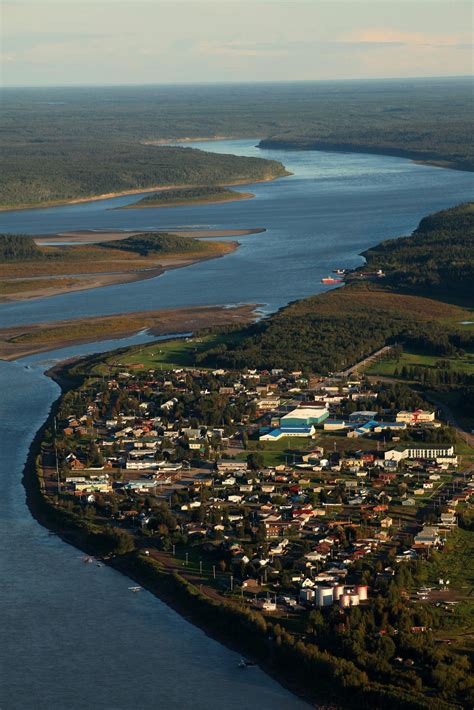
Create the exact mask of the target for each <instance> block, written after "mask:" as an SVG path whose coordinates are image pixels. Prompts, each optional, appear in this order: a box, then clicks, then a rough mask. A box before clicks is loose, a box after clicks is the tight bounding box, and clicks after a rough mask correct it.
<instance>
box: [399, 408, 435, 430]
mask: <svg viewBox="0 0 474 710" xmlns="http://www.w3.org/2000/svg"><path fill="white" fill-rule="evenodd" d="M434 418H435V413H434V412H430V411H428V410H426V409H415V410H414V411H413V412H409V411H406V410H402V411H401V412H398V413H397V416H396V420H397V422H405V424H409V425H412V426H413V425H415V424H424V423H426V422H433V421H434Z"/></svg>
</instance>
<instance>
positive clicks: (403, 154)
mask: <svg viewBox="0 0 474 710" xmlns="http://www.w3.org/2000/svg"><path fill="white" fill-rule="evenodd" d="M258 147H259V148H264V149H265V148H268V149H276V150H298V151H316V152H317V151H323V152H325V153H326V152H327V153H360V154H364V153H366V154H369V155H386V156H389V157H395V158H407V159H408V160H411V161H412V162H413V163H416V164H417V165H431V166H432V167H434V168H445V169H447V170H461V171H463V172H472V171H473V170H474V167H473V165H472V164H470V163H465V162H463V161H460V160H448V159H446V160H443V159H442V158H440V157H439V156H438V155H436V154H435V153H430V152H427V151H415V150H409V149H405V148H391V147H388V146H386V147H385V146H381V147H376V146H368V145H359V144H356V143H350V142H347V143H346V142H342V141H341V142H332V141H319V140H318V141H311V140H308V141H304V140H303V141H292V140H278V139H272V138H265V139H263V140H261V141H260V142H259V143H258Z"/></svg>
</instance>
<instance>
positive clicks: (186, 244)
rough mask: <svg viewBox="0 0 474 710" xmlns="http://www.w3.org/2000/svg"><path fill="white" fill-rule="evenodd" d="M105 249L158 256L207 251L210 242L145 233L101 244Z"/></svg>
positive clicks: (162, 233)
mask: <svg viewBox="0 0 474 710" xmlns="http://www.w3.org/2000/svg"><path fill="white" fill-rule="evenodd" d="M100 246H102V247H103V248H104V249H113V250H117V249H118V250H119V251H128V252H133V253H134V254H139V255H140V256H149V255H156V254H162V255H165V254H186V253H190V252H192V253H195V252H199V251H203V252H204V251H206V249H207V247H208V242H203V241H200V240H199V239H193V238H192V237H177V236H176V235H175V234H167V233H166V232H143V233H142V234H137V235H134V236H133V237H127V238H126V239H119V240H114V241H113V242H112V243H110V242H107V243H104V244H101V245H100Z"/></svg>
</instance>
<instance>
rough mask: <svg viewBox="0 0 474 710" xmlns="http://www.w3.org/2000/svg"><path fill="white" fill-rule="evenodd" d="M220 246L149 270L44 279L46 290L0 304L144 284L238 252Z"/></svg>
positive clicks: (233, 245)
mask: <svg viewBox="0 0 474 710" xmlns="http://www.w3.org/2000/svg"><path fill="white" fill-rule="evenodd" d="M108 241H112V240H108ZM211 244H212V243H211ZM214 244H215V243H214ZM222 245H223V246H222V251H220V252H217V251H216V253H211V254H205V255H202V256H194V257H193V256H189V257H180V256H176V257H173V256H169V257H166V256H164V257H162V259H161V260H160V262H161V263H160V262H158V263H156V264H154V265H151V266H149V267H148V268H143V269H132V270H131V271H119V272H111V273H105V274H104V273H94V272H90V273H86V274H74V273H72V274H68V273H65V274H60V275H57V274H54V275H45V276H44V277H43V280H44V281H48V279H49V280H50V282H51V286H49V285H48V287H46V288H43V289H36V290H35V289H34V288H32V289H31V290H30V291H24V292H19V293H14V294H12V295H8V294H7V295H3V296H2V295H0V304H1V303H12V302H16V301H30V300H38V299H42V298H47V297H49V296H56V295H58V294H65V293H72V292H74V291H89V290H91V289H96V288H102V287H104V286H113V285H119V284H124V283H131V282H134V281H144V280H146V279H153V278H155V277H157V276H161V275H162V274H164V273H165V272H166V271H171V270H173V269H184V268H185V267H187V266H193V265H194V264H199V263H201V262H203V261H210V260H211V259H220V258H222V257H224V256H227V255H228V254H231V253H232V252H234V251H236V249H238V248H239V246H240V244H239V242H222ZM158 258H159V257H158ZM30 278H31V283H32V285H34V283H35V277H30ZM63 279H66V280H67V279H72V280H73V279H77V281H76V282H75V283H72V284H61V280H63ZM27 280H29V279H28V277H27V276H24V277H15V278H10V279H9V278H8V277H6V278H5V277H3V278H2V277H0V282H2V281H3V283H5V282H7V283H8V281H10V282H11V283H14V282H15V281H20V282H25V281H27ZM55 280H56V281H57V282H58V285H57V286H56V287H55V286H54V281H55ZM59 284H60V285H59Z"/></svg>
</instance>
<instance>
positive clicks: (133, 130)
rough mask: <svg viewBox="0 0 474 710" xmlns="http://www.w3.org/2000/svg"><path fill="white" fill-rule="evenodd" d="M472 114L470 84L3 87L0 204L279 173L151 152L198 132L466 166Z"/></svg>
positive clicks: (236, 161) (260, 165)
mask: <svg viewBox="0 0 474 710" xmlns="http://www.w3.org/2000/svg"><path fill="white" fill-rule="evenodd" d="M471 118H472V91H471V83H470V81H469V80H468V79H424V80H421V79H418V80H405V81H402V80H392V81H366V82H341V81H340V82H301V83H298V82H296V83H291V84H285V83H281V84H258V85H236V86H232V87H229V86H200V87H192V86H186V87H184V86H183V87H179V88H178V87H169V86H168V87H167V86H156V87H123V88H117V87H106V88H105V87H101V88H95V89H94V88H79V87H78V88H71V89H64V88H49V89H21V90H20V89H5V90H3V91H2V125H1V131H0V148H1V150H2V154H3V167H2V175H1V178H0V205H3V206H13V205H21V204H26V203H33V204H41V203H45V202H48V201H54V200H57V201H60V200H68V199H73V198H76V197H79V198H80V197H88V196H91V195H98V194H105V193H108V192H118V191H125V190H128V189H135V188H144V189H146V188H149V187H153V186H155V185H156V186H158V185H176V184H177V185H195V184H200V185H212V184H219V183H222V184H230V183H231V182H239V181H248V182H252V181H253V180H258V179H261V178H262V177H270V176H275V175H281V174H282V172H283V169H282V167H281V165H279V164H276V163H272V162H271V163H268V162H267V163H264V162H259V160H258V159H257V158H253V159H251V158H237V157H233V156H232V157H230V156H223V155H220V156H219V155H215V154H214V155H209V154H207V153H204V152H197V151H193V150H191V149H187V150H186V149H184V148H177V147H164V146H162V145H153V143H154V142H159V141H162V140H170V139H185V138H187V137H196V136H197V137H203V138H206V137H213V136H216V135H217V136H231V137H250V138H255V139H256V140H258V139H259V138H264V139H271V140H272V141H274V143H272V145H275V141H276V142H277V143H278V144H279V145H284V144H285V143H286V144H287V145H291V146H296V147H301V148H308V147H314V146H315V145H316V143H317V142H320V145H322V144H321V142H325V145H326V147H329V146H330V145H331V146H332V149H336V148H338V147H339V149H345V150H347V149H349V148H352V149H355V150H364V149H370V150H372V151H373V152H380V153H391V154H393V153H394V152H397V154H403V155H408V156H410V157H415V158H420V159H426V158H429V159H431V160H433V161H438V162H439V163H440V164H446V165H451V166H457V167H463V168H466V169H472V168H473V166H474V154H473V148H472V141H471V140H470V134H471ZM261 145H262V146H264V145H269V144H268V143H262V144H261ZM262 156H263V157H264V156H265V152H264V151H262Z"/></svg>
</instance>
